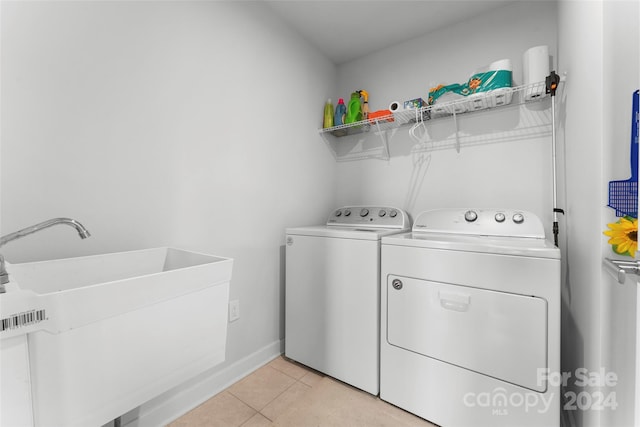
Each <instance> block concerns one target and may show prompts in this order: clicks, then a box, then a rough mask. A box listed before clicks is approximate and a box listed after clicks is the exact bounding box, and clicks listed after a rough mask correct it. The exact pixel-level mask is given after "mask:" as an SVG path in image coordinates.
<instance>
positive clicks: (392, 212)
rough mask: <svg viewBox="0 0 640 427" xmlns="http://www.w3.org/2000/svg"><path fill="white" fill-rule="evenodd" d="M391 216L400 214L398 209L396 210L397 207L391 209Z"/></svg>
mask: <svg viewBox="0 0 640 427" xmlns="http://www.w3.org/2000/svg"><path fill="white" fill-rule="evenodd" d="M389 216H390V217H391V218H395V217H397V216H398V211H397V210H395V209H391V212H389Z"/></svg>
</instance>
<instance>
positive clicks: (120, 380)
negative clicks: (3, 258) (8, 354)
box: [0, 248, 233, 427]
mask: <svg viewBox="0 0 640 427" xmlns="http://www.w3.org/2000/svg"><path fill="white" fill-rule="evenodd" d="M232 265H233V260H232V259H229V258H222V257H217V256H211V255H205V254H200V253H195V252H189V251H184V250H180V249H174V248H155V249H147V250H141V251H132V252H121V253H113V254H105V255H96V256H87V257H78V258H69V259H60V260H52V261H43V262H30V263H22V264H11V265H8V266H7V269H8V271H9V275H10V278H11V282H10V283H9V284H8V287H7V293H5V294H2V296H1V297H0V310H1V313H2V318H3V319H12V320H9V321H8V322H9V323H5V324H4V326H3V330H2V333H1V337H2V338H3V339H4V338H8V337H12V336H16V335H20V334H27V339H28V346H29V365H30V370H31V391H32V397H33V407H34V412H33V413H34V422H35V425H36V426H53V425H56V426H83V427H84V426H91V425H95V426H100V425H103V424H105V423H107V422H108V421H110V420H112V419H114V418H116V417H118V416H120V415H122V414H124V413H125V412H127V411H129V410H131V409H133V408H135V407H137V406H139V405H141V404H142V403H144V402H146V401H148V400H150V399H151V398H153V397H155V396H157V395H159V394H161V393H163V392H165V391H167V390H169V389H170V388H173V387H175V386H177V385H179V384H181V383H183V382H185V381H186V380H188V379H189V378H191V377H193V376H195V375H198V374H200V373H201V372H203V371H205V370H207V369H209V368H211V367H213V366H215V365H217V364H219V363H221V362H223V361H224V358H225V347H226V335H227V307H228V300H229V282H230V280H231V271H232Z"/></svg>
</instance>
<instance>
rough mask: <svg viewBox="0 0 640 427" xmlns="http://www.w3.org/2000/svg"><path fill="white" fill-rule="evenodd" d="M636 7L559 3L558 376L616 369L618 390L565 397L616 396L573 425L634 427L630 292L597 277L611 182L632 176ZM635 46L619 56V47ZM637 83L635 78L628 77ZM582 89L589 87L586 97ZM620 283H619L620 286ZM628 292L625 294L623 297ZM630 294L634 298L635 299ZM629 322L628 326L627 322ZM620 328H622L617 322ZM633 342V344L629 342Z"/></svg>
mask: <svg viewBox="0 0 640 427" xmlns="http://www.w3.org/2000/svg"><path fill="white" fill-rule="evenodd" d="M634 8H637V4H636V5H633V4H631V3H630V2H607V1H604V2H603V1H593V2H589V1H580V2H575V1H561V2H560V3H559V13H558V23H559V51H560V55H559V64H560V65H559V69H560V70H561V71H566V72H567V73H568V79H567V84H566V91H565V96H564V98H563V105H562V111H561V114H562V116H563V123H564V126H563V128H562V129H561V131H562V133H563V134H564V137H563V138H562V139H563V141H565V147H564V152H565V154H566V172H565V174H564V178H565V179H566V204H567V240H566V248H565V253H567V254H568V268H567V270H566V272H565V283H564V288H563V308H564V310H563V341H562V343H563V347H562V355H563V360H562V368H563V371H565V372H569V373H572V374H573V373H575V370H576V369H577V368H586V369H588V370H589V371H590V372H598V371H599V369H600V368H601V367H603V368H604V369H605V370H606V371H607V372H615V373H616V374H617V375H618V377H619V378H620V379H619V383H618V385H617V386H615V387H613V388H602V389H600V388H599V387H597V386H596V385H594V386H586V387H580V386H578V385H576V384H575V382H574V381H573V380H571V381H569V384H568V390H570V391H572V392H575V393H586V394H587V396H594V393H596V392H600V391H601V392H604V393H606V394H607V395H608V393H609V392H611V391H613V392H614V393H615V394H616V398H617V401H618V403H619V404H620V406H619V407H618V408H617V409H616V411H615V412H610V411H608V410H605V411H598V410H595V409H594V407H593V406H586V407H583V408H579V407H578V408H576V409H575V410H573V411H570V412H568V413H567V415H568V416H569V420H570V421H571V425H578V426H598V425H606V426H609V425H611V426H627V425H632V423H633V422H632V421H631V420H632V418H631V417H632V414H633V407H632V406H633V402H634V400H633V399H634V397H633V394H632V390H633V380H632V378H633V371H632V370H631V371H629V368H630V366H629V363H630V362H629V361H630V359H631V360H632V359H633V357H634V351H633V347H632V346H631V345H629V343H625V342H624V340H625V339H628V337H629V336H631V337H633V335H632V334H633V332H634V331H635V329H632V328H631V327H630V326H629V325H626V326H624V325H623V324H622V323H625V322H626V321H629V320H630V319H632V318H633V317H632V316H633V315H634V313H635V311H633V310H629V311H627V312H626V313H623V311H624V310H627V309H632V308H633V303H632V301H629V300H627V301H626V302H624V303H623V304H622V305H620V302H621V299H625V298H630V292H629V290H628V289H626V290H625V289H622V288H620V287H619V286H618V285H616V283H615V281H614V280H612V279H611V278H610V277H609V276H608V275H607V274H606V273H604V272H603V270H602V257H603V256H609V257H611V256H612V255H613V254H612V253H611V248H610V246H609V245H607V243H606V242H607V237H606V236H603V235H602V232H603V231H604V230H606V229H607V228H606V224H607V223H608V222H613V221H615V220H616V218H615V215H614V214H613V211H612V210H611V209H610V208H607V207H605V206H606V204H607V193H608V181H609V180H613V179H625V178H628V177H629V176H630V171H629V160H628V159H629V157H628V156H629V138H630V117H631V110H630V105H631V104H630V102H631V91H632V88H633V87H637V84H638V81H637V72H638V65H637V43H635V44H634V42H633V41H632V40H629V39H627V37H632V36H633V35H634V34H635V37H636V39H635V40H636V41H637V21H634V19H637V16H638V15H637V11H636V12H635V13H634V15H633V16H625V15H626V14H627V13H629V12H631V11H633V10H634ZM627 43H629V46H635V47H636V49H635V50H634V49H633V48H631V49H623V50H621V49H620V46H625V45H626V44H627ZM634 69H635V75H636V77H632V76H633V74H634ZM585 88H588V90H585ZM616 286H618V287H617V288H616ZM625 294H626V295H625ZM634 295H635V294H634ZM631 321H633V320H631ZM621 322H622V323H621ZM632 339H633V338H632Z"/></svg>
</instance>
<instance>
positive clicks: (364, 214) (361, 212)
mask: <svg viewBox="0 0 640 427" xmlns="http://www.w3.org/2000/svg"><path fill="white" fill-rule="evenodd" d="M367 215H369V209H367V208H362V210H361V211H360V216H361V217H365V216H367Z"/></svg>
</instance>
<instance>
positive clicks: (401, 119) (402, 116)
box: [389, 101, 410, 124]
mask: <svg viewBox="0 0 640 427" xmlns="http://www.w3.org/2000/svg"><path fill="white" fill-rule="evenodd" d="M389 111H391V113H392V114H393V120H394V121H395V122H397V123H398V124H403V123H407V122H408V121H409V119H410V115H409V114H407V113H406V110H405V109H404V106H403V104H402V103H401V102H399V101H393V102H392V103H391V104H389Z"/></svg>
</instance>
